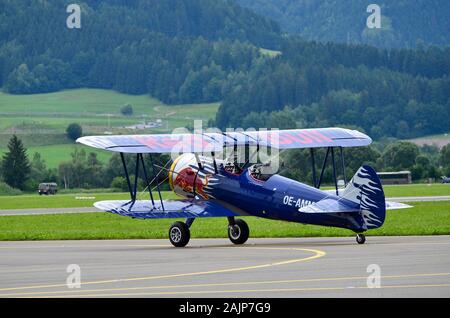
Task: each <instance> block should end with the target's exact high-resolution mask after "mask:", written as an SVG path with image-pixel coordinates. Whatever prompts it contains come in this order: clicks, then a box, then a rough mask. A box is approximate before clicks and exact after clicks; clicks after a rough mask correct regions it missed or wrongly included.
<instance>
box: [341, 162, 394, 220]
mask: <svg viewBox="0 0 450 318" xmlns="http://www.w3.org/2000/svg"><path fill="white" fill-rule="evenodd" d="M341 197H342V198H343V199H346V200H348V201H351V202H353V203H356V204H359V205H360V209H361V210H360V213H361V217H362V219H363V222H364V224H363V226H364V227H366V228H367V229H375V228H379V227H380V226H382V225H383V223H384V219H385V217H386V202H385V198H384V192H383V187H382V185H381V181H380V178H378V175H377V173H376V172H375V170H374V169H373V168H372V167H369V166H362V167H360V168H359V169H358V171H357V172H356V173H355V175H354V176H353V178H352V180H350V182H349V184H348V185H347V187H346V188H345V190H344V192H343V194H342V195H341Z"/></svg>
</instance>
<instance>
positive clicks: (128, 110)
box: [120, 104, 133, 116]
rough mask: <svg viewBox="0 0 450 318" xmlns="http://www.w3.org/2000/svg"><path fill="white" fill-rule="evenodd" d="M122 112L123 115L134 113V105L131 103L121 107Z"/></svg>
mask: <svg viewBox="0 0 450 318" xmlns="http://www.w3.org/2000/svg"><path fill="white" fill-rule="evenodd" d="M120 112H121V113H122V115H125V116H131V115H133V106H131V105H130V104H126V105H124V106H123V107H122V108H121V109H120Z"/></svg>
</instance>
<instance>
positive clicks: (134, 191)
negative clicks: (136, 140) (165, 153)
mask: <svg viewBox="0 0 450 318" xmlns="http://www.w3.org/2000/svg"><path fill="white" fill-rule="evenodd" d="M149 157H150V162H151V165H152V171H153V176H154V178H153V180H156V188H157V189H158V196H159V200H160V201H161V208H162V210H163V211H165V210H164V203H163V199H162V195H161V189H160V186H159V181H158V180H157V179H158V176H159V174H157V173H156V171H155V164H154V163H153V158H152V156H151V154H149ZM120 158H121V160H122V165H123V170H124V172H125V178H126V180H127V185H128V190H129V192H130V197H131V200H130V201H129V202H127V203H126V204H129V203H131V204H130V206H129V209H131V208H132V207H133V205H134V203H135V202H136V199H137V191H138V179H139V168H140V167H139V165H140V164H142V171H143V172H144V180H145V183H146V186H147V188H148V192H149V194H150V200H151V201H152V206H153V208H155V198H154V196H153V192H152V187H151V184H152V182H153V180H152V181H149V178H148V173H147V168H146V166H145V160H144V156H143V154H142V153H137V154H136V166H135V171H134V184H133V185H131V181H130V174H129V173H128V168H127V164H126V162H125V156H124V154H123V152H121V153H120ZM126 204H125V205H126Z"/></svg>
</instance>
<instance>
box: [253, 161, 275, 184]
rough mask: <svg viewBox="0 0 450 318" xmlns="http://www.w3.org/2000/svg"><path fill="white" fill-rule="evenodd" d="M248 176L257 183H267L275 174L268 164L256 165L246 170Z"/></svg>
mask: <svg viewBox="0 0 450 318" xmlns="http://www.w3.org/2000/svg"><path fill="white" fill-rule="evenodd" d="M248 170H249V173H250V176H251V177H252V178H253V179H256V180H258V181H267V180H269V178H270V177H271V176H273V175H274V174H275V172H274V171H273V169H272V166H271V164H270V162H268V163H257V164H254V165H252V166H250V167H249V168H248Z"/></svg>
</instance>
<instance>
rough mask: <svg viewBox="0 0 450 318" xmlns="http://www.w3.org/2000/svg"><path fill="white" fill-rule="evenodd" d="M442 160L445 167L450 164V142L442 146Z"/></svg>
mask: <svg viewBox="0 0 450 318" xmlns="http://www.w3.org/2000/svg"><path fill="white" fill-rule="evenodd" d="M440 161H441V165H442V166H443V167H446V166H448V165H450V144H447V145H445V146H444V147H442V149H441V155H440Z"/></svg>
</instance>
